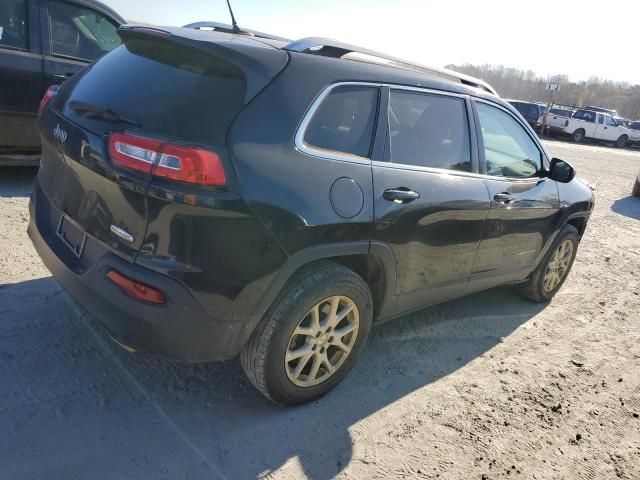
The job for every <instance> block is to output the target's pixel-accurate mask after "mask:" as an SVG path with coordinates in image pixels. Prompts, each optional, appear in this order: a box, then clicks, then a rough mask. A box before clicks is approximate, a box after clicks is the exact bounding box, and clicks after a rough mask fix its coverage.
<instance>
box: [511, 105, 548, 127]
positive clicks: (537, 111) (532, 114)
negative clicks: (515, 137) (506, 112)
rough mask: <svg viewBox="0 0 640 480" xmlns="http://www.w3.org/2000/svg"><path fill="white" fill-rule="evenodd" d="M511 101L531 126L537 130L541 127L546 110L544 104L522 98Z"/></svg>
mask: <svg viewBox="0 0 640 480" xmlns="http://www.w3.org/2000/svg"><path fill="white" fill-rule="evenodd" d="M509 103H510V104H511V105H513V107H514V108H515V109H516V110H517V111H518V112H519V113H520V115H522V117H523V118H524V119H525V120H526V121H527V123H528V124H529V125H530V126H531V128H533V129H534V130H536V131H537V130H538V129H539V128H540V126H541V125H542V116H543V115H544V110H545V107H544V105H540V104H538V103H533V102H523V101H520V100H509Z"/></svg>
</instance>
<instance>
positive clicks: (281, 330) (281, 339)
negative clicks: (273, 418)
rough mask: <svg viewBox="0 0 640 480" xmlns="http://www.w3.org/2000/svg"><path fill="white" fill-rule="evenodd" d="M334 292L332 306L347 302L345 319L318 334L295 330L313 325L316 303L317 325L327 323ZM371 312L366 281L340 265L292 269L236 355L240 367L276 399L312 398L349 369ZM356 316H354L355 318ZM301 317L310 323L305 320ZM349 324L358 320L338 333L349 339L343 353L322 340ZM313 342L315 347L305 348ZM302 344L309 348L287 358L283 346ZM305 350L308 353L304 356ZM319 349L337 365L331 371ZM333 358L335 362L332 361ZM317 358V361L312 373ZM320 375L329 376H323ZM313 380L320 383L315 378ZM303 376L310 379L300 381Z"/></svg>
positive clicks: (361, 344) (296, 400) (342, 307)
mask: <svg viewBox="0 0 640 480" xmlns="http://www.w3.org/2000/svg"><path fill="white" fill-rule="evenodd" d="M335 298H339V300H338V308H337V309H336V311H337V312H338V314H340V313H344V311H346V310H345V309H346V307H347V306H350V307H351V310H350V312H349V313H348V315H347V316H346V317H345V319H344V320H342V321H340V322H338V323H337V324H336V325H335V330H332V331H329V332H328V333H326V334H324V333H323V334H322V335H320V337H319V338H316V337H315V336H314V335H307V334H304V335H301V334H294V331H298V330H297V329H298V327H300V331H302V329H305V331H306V330H309V329H311V330H313V315H312V311H313V310H314V309H316V308H317V312H318V318H319V321H318V323H317V325H318V326H321V325H323V324H324V325H327V324H329V323H330V320H331V318H332V317H331V315H326V314H325V312H326V311H328V310H330V309H331V307H332V305H331V303H330V302H327V301H326V300H327V299H335ZM349 301H350V302H352V304H349ZM323 302H326V303H323ZM342 302H344V303H345V305H343V303H342ZM354 306H355V309H354V308H353V307H354ZM323 309H324V310H323ZM338 316H339V315H338ZM372 317H373V301H372V298H371V291H370V290H369V287H368V285H367V284H366V283H365V281H364V280H363V279H362V278H361V277H360V276H359V275H358V274H356V273H355V272H354V271H352V270H350V269H348V268H346V267H344V266H342V265H339V264H337V263H334V262H330V261H323V262H318V263H317V264H315V265H314V266H313V267H312V268H306V269H304V270H303V271H301V272H300V273H297V274H296V275H294V277H293V278H292V279H291V280H290V281H289V282H288V283H287V285H285V287H284V289H283V291H282V292H281V294H280V296H279V297H278V298H277V299H276V301H275V302H274V304H273V305H272V306H271V308H270V309H269V311H268V312H267V314H266V315H265V317H264V318H263V319H262V321H261V322H260V324H258V326H257V327H256V329H255V331H254V332H253V334H252V335H251V338H250V339H249V341H248V342H247V344H246V345H245V347H244V348H243V350H242V353H241V355H240V360H241V362H242V368H243V369H244V372H245V374H246V375H247V377H248V378H249V380H250V381H251V383H252V384H253V386H254V387H256V388H257V389H258V390H259V391H260V392H261V393H262V394H263V395H264V396H265V397H267V398H268V399H269V400H271V401H273V402H275V403H278V404H281V405H298V404H302V403H306V402H311V401H313V400H316V399H318V398H320V397H322V396H323V395H325V394H327V393H328V392H329V391H331V390H332V389H333V388H334V387H335V386H336V385H337V384H338V383H340V381H342V379H343V378H344V377H345V376H346V375H347V374H348V373H349V371H350V370H351V368H352V367H353V365H354V364H355V363H356V360H357V359H358V357H359V356H360V354H361V353H362V350H363V348H364V346H365V344H366V342H367V337H368V335H369V331H370V329H371V322H372ZM356 318H357V321H356V320H354V319H356ZM305 322H308V323H306V324H304V325H303V323H305ZM344 322H347V323H344ZM352 324H357V330H353V332H352V333H347V334H346V335H345V336H344V337H342V339H347V340H345V341H344V342H342V344H343V346H344V343H351V346H350V352H349V353H347V354H345V353H344V351H343V350H342V349H339V348H337V347H336V346H334V345H333V344H330V343H326V342H330V341H333V340H334V337H332V336H331V337H328V335H331V333H334V334H335V333H337V332H338V331H339V330H344V329H345V327H344V325H347V326H348V327H351V325H352ZM338 327H340V328H338ZM322 328H325V327H322ZM326 328H329V327H326ZM354 334H355V335H354ZM323 342H324V343H323ZM296 344H297V345H296ZM294 346H295V348H292V347H294ZM311 348H313V351H312V352H309V351H308V350H309V349H311ZM302 350H307V353H306V354H305V356H301V358H300V359H299V360H291V361H289V362H285V355H286V354H287V352H289V353H291V352H292V351H293V352H299V351H302ZM325 352H326V353H325ZM309 354H310V355H311V356H310V357H307V356H306V355H309ZM321 354H324V355H325V357H323V358H324V359H326V361H328V362H330V363H332V368H333V366H334V365H335V370H333V373H330V372H329V369H328V368H327V367H328V366H327V365H326V363H324V360H322V361H321V360H319V359H320V358H322V357H320V356H319V355H321ZM294 355H295V353H294ZM330 356H331V357H332V359H330ZM304 359H306V363H305V365H304V366H303V368H302V370H301V372H298V377H297V379H292V377H293V376H295V373H296V369H297V367H298V366H300V363H298V362H302V361H303V360H304ZM336 359H338V360H337V361H336V362H332V360H336ZM316 362H318V363H319V365H321V366H320V367H319V369H316V374H315V375H314V376H313V377H312V372H313V369H314V368H315V364H316ZM292 370H293V371H292ZM304 372H306V373H304ZM323 375H324V376H326V375H329V376H328V377H326V378H325V379H324V380H322V379H321V377H322V376H323ZM294 381H297V382H298V383H294ZM314 381H318V383H317V384H313V382H314ZM304 382H311V383H309V384H308V385H301V383H304Z"/></svg>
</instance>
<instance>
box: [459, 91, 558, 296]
mask: <svg viewBox="0 0 640 480" xmlns="http://www.w3.org/2000/svg"><path fill="white" fill-rule="evenodd" d="M475 105H476V110H477V114H478V125H479V132H478V137H479V142H478V143H479V147H480V168H481V171H482V172H483V173H484V174H485V177H484V178H485V184H486V186H487V190H488V191H489V195H490V198H491V209H490V211H489V215H488V216H487V223H486V228H487V229H486V232H485V236H484V238H483V239H482V241H481V242H480V248H479V250H478V256H477V258H476V261H475V264H474V266H473V275H472V279H471V282H470V285H469V290H480V289H483V288H487V287H490V286H492V285H498V284H501V283H505V282H509V281H515V280H522V279H524V278H525V277H526V276H527V275H528V274H529V273H530V272H531V270H533V268H534V267H535V265H536V263H537V261H538V258H539V257H540V255H541V253H542V250H543V248H544V246H545V245H546V244H547V241H548V240H549V237H550V235H551V234H552V232H553V231H554V226H555V224H556V223H557V221H558V215H559V202H558V188H557V186H556V183H555V182H554V181H553V180H550V179H549V178H547V177H546V174H545V170H544V166H545V164H546V156H545V154H544V152H543V150H542V149H541V148H540V146H539V144H538V142H537V141H535V140H534V138H533V133H532V132H530V131H529V130H528V129H526V128H525V127H524V125H522V124H521V123H520V122H519V121H518V120H517V119H516V118H515V116H513V115H511V113H510V112H508V111H507V110H506V109H503V108H501V107H498V106H497V105H493V104H489V103H485V102H480V101H478V102H476V103H475Z"/></svg>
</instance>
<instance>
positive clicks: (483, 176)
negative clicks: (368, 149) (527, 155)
mask: <svg viewBox="0 0 640 480" xmlns="http://www.w3.org/2000/svg"><path fill="white" fill-rule="evenodd" d="M371 165H373V166H374V167H384V168H395V169H398V170H412V171H416V172H424V173H433V174H437V175H452V176H456V177H467V178H469V177H471V178H478V179H480V180H498V181H505V182H510V183H513V182H519V183H528V182H533V181H536V182H539V181H541V180H547V178H546V177H527V178H520V177H499V176H494V175H486V174H483V173H475V172H463V171H461V170H449V169H446V168H435V167H420V166H418V165H405V164H404V163H392V162H381V161H378V160H373V161H372V162H371Z"/></svg>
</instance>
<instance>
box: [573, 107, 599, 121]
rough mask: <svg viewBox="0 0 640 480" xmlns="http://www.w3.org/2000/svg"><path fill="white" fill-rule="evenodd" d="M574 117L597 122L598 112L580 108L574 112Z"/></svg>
mask: <svg viewBox="0 0 640 480" xmlns="http://www.w3.org/2000/svg"><path fill="white" fill-rule="evenodd" d="M573 118H577V119H578V120H584V121H585V122H591V123H595V122H596V114H595V113H594V112H591V111H589V110H578V111H577V112H576V113H574V114H573Z"/></svg>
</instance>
